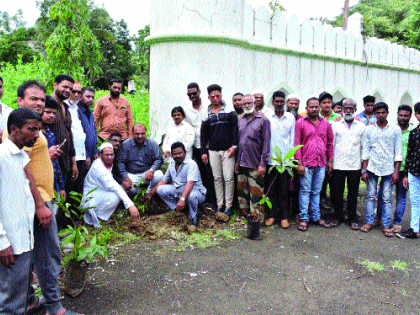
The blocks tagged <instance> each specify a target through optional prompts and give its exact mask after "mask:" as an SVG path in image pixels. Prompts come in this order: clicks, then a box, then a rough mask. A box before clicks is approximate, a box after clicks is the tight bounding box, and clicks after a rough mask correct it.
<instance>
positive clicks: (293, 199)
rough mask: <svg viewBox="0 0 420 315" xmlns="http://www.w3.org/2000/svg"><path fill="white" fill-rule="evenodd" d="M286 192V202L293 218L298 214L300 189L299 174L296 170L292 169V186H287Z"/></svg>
mask: <svg viewBox="0 0 420 315" xmlns="http://www.w3.org/2000/svg"><path fill="white" fill-rule="evenodd" d="M289 188H291V189H289V193H288V194H287V204H288V206H289V207H290V210H291V218H292V219H294V218H295V217H296V215H298V214H299V212H300V209H299V189H300V176H299V174H298V172H297V170H296V169H295V168H294V169H293V179H292V187H289Z"/></svg>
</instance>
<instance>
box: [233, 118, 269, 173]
mask: <svg viewBox="0 0 420 315" xmlns="http://www.w3.org/2000/svg"><path fill="white" fill-rule="evenodd" d="M238 126H239V146H238V157H237V163H238V165H239V166H242V167H246V168H251V169H254V170H255V169H257V168H258V167H259V166H263V167H265V166H266V165H267V163H268V160H269V158H270V140H271V131H270V121H269V120H268V118H267V117H265V116H264V115H263V114H259V113H256V114H255V116H254V117H253V118H252V119H251V120H248V118H247V115H243V116H241V117H240V118H239V119H238Z"/></svg>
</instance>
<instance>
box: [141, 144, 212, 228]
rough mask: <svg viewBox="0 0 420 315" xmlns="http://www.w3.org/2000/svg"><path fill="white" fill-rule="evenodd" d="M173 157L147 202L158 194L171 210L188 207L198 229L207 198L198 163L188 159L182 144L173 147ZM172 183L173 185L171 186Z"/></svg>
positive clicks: (148, 196)
mask: <svg viewBox="0 0 420 315" xmlns="http://www.w3.org/2000/svg"><path fill="white" fill-rule="evenodd" d="M171 155H172V158H173V161H172V162H171V164H170V165H169V167H168V170H167V171H166V173H165V176H164V177H163V178H162V180H161V181H160V182H159V183H158V184H157V185H156V187H155V188H153V190H152V191H151V192H150V193H149V194H148V195H147V196H146V198H145V202H146V203H147V202H149V201H150V200H151V199H152V198H153V197H154V196H155V195H156V194H158V195H159V197H160V198H161V199H162V200H163V201H164V202H165V203H166V205H167V206H168V207H169V208H170V209H171V210H177V211H179V212H181V211H183V210H184V209H185V208H186V207H187V206H188V211H189V218H190V220H191V225H194V226H195V227H197V225H198V206H199V205H200V204H202V203H203V202H204V199H205V196H206V188H204V186H203V184H202V182H201V177H200V172H199V171H198V166H197V163H195V161H194V160H192V159H189V158H186V155H187V152H186V150H185V146H184V144H183V143H182V142H175V143H173V144H172V145H171ZM170 182H172V183H171V184H169V183H170ZM195 230H196V228H194V231H195ZM189 231H190V229H189Z"/></svg>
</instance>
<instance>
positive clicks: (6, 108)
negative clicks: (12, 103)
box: [0, 102, 13, 131]
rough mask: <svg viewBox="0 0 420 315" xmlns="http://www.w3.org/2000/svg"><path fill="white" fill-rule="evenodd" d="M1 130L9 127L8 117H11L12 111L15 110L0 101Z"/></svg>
mask: <svg viewBox="0 0 420 315" xmlns="http://www.w3.org/2000/svg"><path fill="white" fill-rule="evenodd" d="M0 109H1V112H0V131H1V130H5V129H7V119H8V118H9V115H10V113H11V112H12V111H13V108H10V107H9V106H6V105H4V104H3V103H2V102H0Z"/></svg>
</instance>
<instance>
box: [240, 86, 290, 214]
mask: <svg viewBox="0 0 420 315" xmlns="http://www.w3.org/2000/svg"><path fill="white" fill-rule="evenodd" d="M283 101H284V97H283ZM254 103H255V99H254V97H253V96H252V95H249V94H248V95H245V96H244V97H243V100H242V107H243V109H244V115H243V116H241V117H240V118H239V120H238V127H239V145H238V156H237V160H236V164H235V173H237V174H238V199H239V200H238V201H239V208H240V209H241V210H242V213H247V214H248V221H252V222H256V221H258V222H261V221H262V220H263V219H264V212H263V205H262V204H260V203H259V202H260V200H261V198H262V197H263V192H264V175H265V173H266V167H267V163H268V161H269V159H270V138H271V136H270V121H269V120H268V118H267V117H266V116H264V114H261V113H259V112H257V111H256V110H255V105H254Z"/></svg>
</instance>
